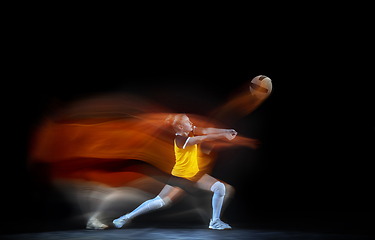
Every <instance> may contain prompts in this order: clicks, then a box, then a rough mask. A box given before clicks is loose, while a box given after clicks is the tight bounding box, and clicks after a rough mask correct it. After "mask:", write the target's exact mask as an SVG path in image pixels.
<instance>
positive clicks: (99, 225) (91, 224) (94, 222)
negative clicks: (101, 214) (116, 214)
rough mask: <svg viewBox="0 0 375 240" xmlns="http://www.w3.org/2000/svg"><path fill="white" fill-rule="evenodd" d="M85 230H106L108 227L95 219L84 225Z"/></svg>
mask: <svg viewBox="0 0 375 240" xmlns="http://www.w3.org/2000/svg"><path fill="white" fill-rule="evenodd" d="M86 228H87V229H95V230H103V229H106V228H108V225H105V224H103V223H101V222H100V221H99V220H98V219H97V218H90V219H89V221H88V222H87V224H86Z"/></svg>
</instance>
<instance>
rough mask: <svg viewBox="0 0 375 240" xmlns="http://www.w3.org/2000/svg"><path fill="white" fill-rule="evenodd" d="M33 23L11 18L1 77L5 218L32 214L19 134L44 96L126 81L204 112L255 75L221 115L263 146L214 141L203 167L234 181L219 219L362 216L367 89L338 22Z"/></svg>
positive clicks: (353, 220) (367, 189) (94, 90)
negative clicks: (268, 82) (261, 84)
mask: <svg viewBox="0 0 375 240" xmlns="http://www.w3.org/2000/svg"><path fill="white" fill-rule="evenodd" d="M41 22H43V23H44V24H42V25H41V24H40V23H41ZM41 22H37V23H27V22H24V23H23V24H21V25H22V26H23V28H22V31H21V35H20V37H19V38H16V39H15V42H14V45H13V46H14V48H12V49H15V53H14V54H13V55H12V56H11V57H10V58H9V62H10V63H11V66H12V67H11V68H10V70H11V72H12V75H10V76H8V81H7V82H8V84H9V85H7V86H9V87H7V88H3V93H4V96H5V99H4V105H5V106H6V108H5V109H4V117H3V120H5V124H4V128H5V130H6V132H7V133H8V132H9V135H8V134H7V135H6V144H7V146H6V148H5V149H6V150H5V151H6V152H8V153H9V156H10V157H6V158H5V159H3V161H4V162H5V163H6V168H3V171H4V172H3V173H4V174H8V173H12V177H11V179H9V178H6V179H7V180H6V182H5V185H6V188H5V189H4V196H3V197H2V198H3V199H2V200H4V201H5V204H6V205H5V206H7V208H10V209H12V212H11V213H10V214H9V216H6V217H4V219H10V220H9V221H7V220H4V222H6V223H7V224H10V225H11V222H12V221H13V222H14V221H16V219H17V218H18V217H19V216H22V217H23V218H25V219H33V218H34V216H29V215H28V213H30V212H32V213H33V214H35V209H34V210H33V211H30V210H29V209H30V208H35V206H38V204H37V203H36V202H35V201H37V200H35V199H30V198H29V197H28V193H30V192H32V191H33V189H30V187H31V186H30V185H29V180H30V179H29V178H30V176H29V174H28V170H27V167H26V165H27V146H28V138H29V133H30V131H31V130H32V129H33V127H34V126H35V125H36V124H37V123H38V121H39V119H40V118H41V117H43V115H44V114H45V112H46V111H47V110H48V109H50V106H51V104H53V102H63V103H64V102H69V101H71V100H74V99H77V98H82V97H84V96H88V95H89V96H92V95H95V94H101V93H109V92H112V91H126V92H131V93H133V94H136V95H140V96H142V97H145V98H148V99H151V100H153V101H156V102H158V103H160V104H162V105H165V106H167V107H169V108H170V109H172V110H173V111H175V112H186V113H194V114H200V115H205V114H207V112H209V111H210V109H213V108H214V107H216V106H218V105H220V104H222V103H224V102H225V101H226V99H227V98H228V97H229V96H230V94H232V92H233V91H235V90H236V89H237V88H238V87H240V86H242V84H243V83H245V82H247V81H248V80H250V79H252V78H253V77H255V76H257V75H260V74H263V75H266V76H268V77H270V78H271V79H272V82H273V87H274V91H273V93H272V95H271V96H270V97H269V99H267V100H266V101H265V102H264V103H263V104H262V105H261V106H260V107H259V108H258V109H256V110H255V111H254V112H253V113H251V114H250V115H248V116H246V117H244V118H243V119H240V120H239V121H238V122H236V123H232V126H229V127H233V128H235V129H236V130H237V131H238V132H239V133H240V134H242V135H244V136H247V137H251V138H258V139H260V140H261V141H262V146H261V147H260V148H259V149H258V150H255V151H254V150H250V149H236V150H235V151H231V150H228V151H223V152H222V153H221V154H220V155H219V159H218V161H217V164H216V166H215V168H214V171H213V173H212V175H213V176H214V177H217V178H219V179H222V180H224V181H226V182H228V183H229V184H231V185H233V186H234V187H235V188H236V197H235V199H234V200H233V202H232V204H231V205H230V206H229V207H228V209H227V211H226V213H225V214H226V216H227V218H228V219H230V220H232V221H233V222H237V223H244V224H249V225H246V226H252V225H251V224H253V225H254V224H257V223H262V224H267V223H276V224H279V225H283V224H289V225H290V226H296V227H301V228H302V225H303V226H304V227H306V226H307V227H312V228H319V227H322V226H323V227H325V228H327V229H329V228H332V229H340V230H343V229H346V230H347V229H354V230H356V229H360V230H361V229H369V226H372V223H373V220H371V218H370V217H371V215H372V213H373V212H374V209H373V202H374V197H373V195H372V194H371V193H372V190H373V175H372V170H371V167H370V166H371V162H372V161H373V160H374V159H375V156H374V146H375V145H374V143H375V129H374V127H375V125H374V122H375V121H374V117H373V114H371V112H373V109H374V104H373V103H374V98H373V96H372V95H371V91H370V82H369V81H367V79H368V77H369V76H366V75H363V74H362V71H361V70H362V68H366V66H365V65H359V64H358V62H357V60H356V59H358V56H357V55H353V54H355V53H356V52H357V51H356V50H355V51H353V50H352V49H350V48H347V49H342V48H341V47H340V46H338V45H337V44H336V43H337V40H338V39H341V37H342V35H341V33H339V32H335V33H332V32H330V31H328V32H324V34H322V32H319V31H315V30H314V31H313V30H312V26H310V25H304V26H305V30H302V29H299V28H298V29H293V30H288V29H285V28H282V31H280V29H279V30H275V31H273V30H271V29H270V28H265V29H263V31H261V32H260V31H259V30H255V29H253V28H251V27H250V25H249V26H248V25H244V26H243V27H242V25H241V26H240V27H238V28H236V29H233V28H229V27H228V28H226V29H225V30H224V29H222V28H221V27H212V28H208V29H209V30H208V31H206V30H205V29H206V28H204V29H200V30H195V29H190V28H189V27H188V26H189V24H188V23H184V24H183V26H181V25H180V26H179V27H171V28H170V29H167V30H166V31H162V30H161V29H160V28H158V25H152V24H151V23H149V24H146V25H147V26H148V27H147V28H137V29H131V30H129V26H128V25H127V26H128V27H126V28H123V29H121V30H119V29H117V28H116V27H108V25H105V26H104V25H100V24H99V23H98V24H99V25H96V26H95V27H93V26H91V25H90V24H88V25H86V24H84V23H80V24H69V26H67V27H65V23H64V22H63V21H61V22H59V21H57V22H56V23H54V24H48V23H45V21H41ZM93 25H95V24H93ZM250 29H251V30H250ZM133 30H134V31H133ZM344 35H345V34H344ZM25 39H27V40H25ZM47 216H48V215H47ZM56 218H57V217H56ZM301 224H302V225H301Z"/></svg>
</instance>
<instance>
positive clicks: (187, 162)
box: [172, 136, 199, 180]
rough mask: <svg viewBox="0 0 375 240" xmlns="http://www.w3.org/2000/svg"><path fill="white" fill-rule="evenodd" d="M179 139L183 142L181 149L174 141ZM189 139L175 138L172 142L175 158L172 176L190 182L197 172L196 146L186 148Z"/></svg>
mask: <svg viewBox="0 0 375 240" xmlns="http://www.w3.org/2000/svg"><path fill="white" fill-rule="evenodd" d="M178 137H180V138H182V139H183V140H184V139H186V140H185V141H184V142H183V145H182V144H181V145H182V147H178V146H177V143H176V140H177V138H178ZM188 140H189V137H182V136H177V137H176V139H175V141H174V153H175V157H176V164H175V165H174V167H173V169H172V175H173V176H176V177H181V178H186V179H189V180H191V179H192V178H193V177H194V176H195V175H196V174H197V173H198V172H199V168H198V146H197V145H193V146H186V144H187V142H188Z"/></svg>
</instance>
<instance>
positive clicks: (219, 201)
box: [211, 181, 225, 220]
mask: <svg viewBox="0 0 375 240" xmlns="http://www.w3.org/2000/svg"><path fill="white" fill-rule="evenodd" d="M211 191H212V192H213V193H214V195H213V196H212V220H216V219H218V218H220V213H221V207H222V206H223V201H224V195H225V185H224V184H223V183H221V182H219V181H218V182H216V183H214V184H213V185H212V186H211Z"/></svg>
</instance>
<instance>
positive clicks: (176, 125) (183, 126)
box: [172, 114, 193, 133]
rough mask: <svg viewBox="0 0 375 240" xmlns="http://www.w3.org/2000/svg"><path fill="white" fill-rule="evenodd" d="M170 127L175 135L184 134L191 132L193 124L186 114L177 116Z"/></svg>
mask: <svg viewBox="0 0 375 240" xmlns="http://www.w3.org/2000/svg"><path fill="white" fill-rule="evenodd" d="M172 127H173V129H174V130H175V131H176V133H186V132H191V131H193V123H192V122H191V121H190V119H189V117H188V116H186V114H177V115H176V116H175V117H174V119H173V122H172Z"/></svg>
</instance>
